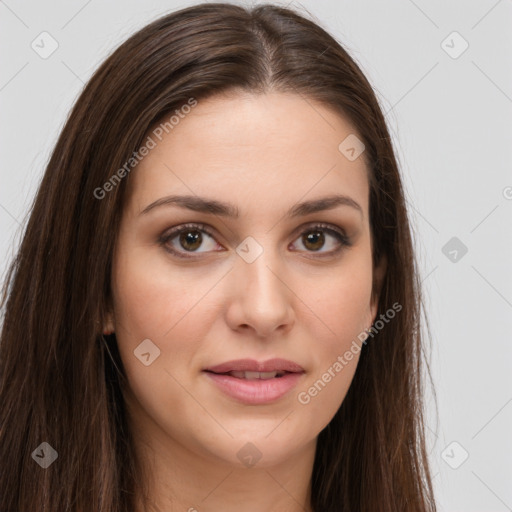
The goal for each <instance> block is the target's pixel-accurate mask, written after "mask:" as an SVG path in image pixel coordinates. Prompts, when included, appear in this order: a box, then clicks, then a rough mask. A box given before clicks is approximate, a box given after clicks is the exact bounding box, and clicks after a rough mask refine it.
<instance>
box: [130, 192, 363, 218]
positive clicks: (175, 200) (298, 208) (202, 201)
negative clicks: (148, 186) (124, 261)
mask: <svg viewBox="0 0 512 512" xmlns="http://www.w3.org/2000/svg"><path fill="white" fill-rule="evenodd" d="M173 205H174V206H178V207H181V208H186V209H188V210H192V211H195V212H200V213H210V214H214V215H221V216H224V217H231V218H235V219H237V218H239V217H240V212H239V210H238V208H237V207H236V206H235V205H233V204H230V203H224V202H221V201H217V200H215V199H207V198H204V197H199V196H190V195H185V196H177V195H172V196H166V197H162V198H160V199H157V200H156V201H154V202H153V203H151V204H149V205H148V206H146V207H145V208H144V209H143V210H142V211H141V212H140V214H139V215H145V214H147V213H148V212H150V211H151V210H154V209H155V208H158V207H161V206H173ZM339 206H349V207H351V208H354V209H355V210H357V211H358V212H359V213H360V215H361V216H363V209H362V208H361V206H360V205H359V203H357V202H356V201H355V200H354V199H352V198H351V197H349V196H346V195H342V194H332V195H329V196H326V197H321V198H319V199H313V200H310V201H304V202H302V203H298V204H296V205H294V206H292V208H290V209H289V210H288V212H287V213H286V216H287V217H288V218H294V217H301V216H305V215H309V214H311V213H316V212H320V211H324V210H332V209H334V208H337V207H339Z"/></svg>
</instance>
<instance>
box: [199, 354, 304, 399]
mask: <svg viewBox="0 0 512 512" xmlns="http://www.w3.org/2000/svg"><path fill="white" fill-rule="evenodd" d="M203 371H204V373H205V375H206V376H207V377H209V379H210V382H213V383H214V384H215V385H216V386H217V388H218V389H219V390H220V391H222V392H223V393H224V394H225V395H227V396H229V397H231V398H232V399H235V400H236V401H238V402H242V403H244V404H247V405H264V404H269V403H273V402H276V401H278V400H280V399H282V398H284V397H285V396H287V395H289V393H290V391H291V390H292V389H293V388H294V387H296V386H297V384H298V382H299V380H300V379H301V378H302V377H303V375H304V373H305V372H304V368H302V366H300V365H299V364H297V363H294V362H293V361H288V360H286V359H270V360H268V361H263V362H258V361H255V360H253V359H238V360H236V361H228V362H226V363H222V364H219V365H216V366H211V367H209V368H206V369H205V370H203Z"/></svg>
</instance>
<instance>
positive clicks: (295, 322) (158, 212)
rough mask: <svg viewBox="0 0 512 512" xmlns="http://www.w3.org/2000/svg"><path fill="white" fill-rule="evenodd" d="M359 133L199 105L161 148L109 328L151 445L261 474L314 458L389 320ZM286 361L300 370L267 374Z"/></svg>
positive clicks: (213, 103) (136, 214)
mask: <svg viewBox="0 0 512 512" xmlns="http://www.w3.org/2000/svg"><path fill="white" fill-rule="evenodd" d="M354 133H355V131H354V129H353V128H352V126H351V125H350V124H349V123H348V122H347V121H345V120H344V119H343V118H341V117H340V116H339V115H337V114H335V113H334V112H332V111H331V110H329V109H327V108H325V107H323V106H322V105H320V104H318V103H315V102H313V101H311V100H308V101H305V100H304V99H303V98H302V97H300V96H298V95H297V96H296V95H291V94H284V93H271V94H267V95H260V96H254V95H242V94H240V95H235V96H231V97H227V96H226V97H225V96H222V97H221V96H217V97H215V98H212V99H208V100H204V101H199V102H198V104H197V106H195V108H193V109H192V110H191V112H190V113H188V114H187V115H186V116H183V117H182V118H180V121H179V123H178V124H175V125H174V126H173V128H172V130H169V133H168V134H165V131H164V136H163V137H161V138H162V140H161V141H159V140H158V138H155V137H154V136H153V139H154V140H155V141H156V142H157V144H156V147H154V148H153V149H151V150H150V152H149V154H148V155H147V156H145V157H144V158H143V160H142V161H141V162H140V163H139V165H138V166H137V167H136V168H135V169H134V170H133V171H132V173H131V175H130V176H129V178H128V179H129V180H130V182H129V190H128V192H129V193H128V196H127V201H126V203H125V209H124V211H123V218H122V223H121V229H120V232H119V237H118V240H117V245H116V250H115V254H114V265H113V273H112V292H113V308H112V314H111V315H110V316H109V324H110V326H111V328H112V329H114V330H115V332H116V337H117V342H118V345H119V350H120V355H121V358H122V362H123V365H124V368H125V371H126V375H127V378H128V382H129V394H128V395H127V397H126V400H127V402H128V405H129V411H130V415H131V418H132V419H133V421H134V423H135V424H136V425H138V427H139V434H140V435H141V436H144V437H145V439H147V440H148V442H150V443H151V442H153V441H154V443H153V444H157V443H158V444H160V445H161V446H162V447H163V446H164V445H165V446H173V447H175V449H176V450H186V451H187V452H189V453H194V454H196V455H198V456H201V457H208V458H209V459H211V460H217V461H222V462H225V463H227V464H233V465H237V466H240V465H241V464H243V463H244V460H243V455H247V454H249V455H254V456H255V457H256V458H258V459H259V460H258V464H259V466H260V467H264V466H270V465H272V464H277V463H279V462H280V461H284V460H286V459H288V458H290V457H291V456H292V455H294V454H298V453H300V451H301V450H306V449H310V448H311V447H312V446H313V447H314V445H315V443H316V438H317V436H318V434H319V432H320V431H321V430H322V429H323V428H324V427H325V426H326V425H327V424H328V423H329V421H330V420H331V419H332V417H333V416H334V414H335V413H336V411H337V410H338V408H339V407H340V405H341V403H342V402H343V399H344V397H345V395H346V393H347V390H348V388H349V386H350V383H351V381H352V378H353V375H354V372H355V369H356V366H357V362H358V359H359V350H358V348H359V347H360V346H361V344H362V343H361V340H362V337H361V335H362V332H364V329H365V328H369V327H370V326H371V324H372V321H373V319H374V318H375V315H376V304H377V298H376V296H374V298H373V300H372V280H373V278H374V277H375V276H376V275H377V274H376V272H381V269H372V253H371V240H370V226H369V217H368V211H369V210H368V207H369V205H368V198H369V185H368V178H367V169H366V167H365V163H364V161H363V155H361V157H359V158H357V159H355V160H353V159H352V160H350V159H348V158H346V156H345V155H344V154H342V153H341V152H340V150H339V149H338V146H339V145H340V143H341V142H342V141H343V140H344V139H345V138H346V137H347V136H349V135H351V134H354ZM335 195H337V196H343V197H344V199H343V198H342V199H341V200H338V201H334V202H331V203H329V202H324V203H323V204H322V203H319V202H318V200H320V199H324V198H332V197H333V196H335ZM169 196H174V197H175V198H176V197H178V196H191V199H192V200H188V201H186V200H183V199H182V200H178V201H174V202H172V201H170V200H169V201H161V200H162V199H163V198H166V197H169ZM202 200H204V201H216V202H218V203H222V205H221V206H222V207H220V206H219V205H218V204H215V206H214V207H213V206H211V205H210V207H209V208H208V207H207V208H206V209H205V208H204V202H202ZM155 202H157V203H155ZM303 203H308V204H306V205H304V204H303ZM300 205H302V206H300ZM315 205H316V207H315ZM327 206H329V207H328V208H327ZM235 214H236V215H235ZM348 352H350V353H351V354H352V356H351V357H350V356H349V355H348ZM345 355H347V356H348V357H345ZM275 358H279V359H283V360H286V361H288V362H289V365H288V366H287V364H286V363H283V362H277V363H276V362H274V363H272V362H270V364H269V366H266V367H265V366H259V367H258V366H257V363H265V362H268V361H269V360H272V359H275ZM247 359H249V360H252V363H251V362H249V363H248V365H249V366H243V365H242V366H240V365H238V366H237V363H230V362H231V361H234V360H247ZM340 359H342V360H343V363H342V362H341V360H340ZM222 363H228V364H227V366H224V367H218V365H221V364H222ZM336 363H338V364H336ZM290 364H292V366H290ZM255 365H256V366H255ZM293 365H295V366H293ZM214 367H217V369H216V373H215V371H212V370H209V371H207V369H212V368H214ZM340 367H341V368H340ZM258 369H260V370H268V372H269V373H263V374H261V373H244V371H249V372H251V370H252V371H257V370H258ZM272 369H275V370H278V371H279V372H281V371H284V370H286V373H284V375H283V376H277V375H276V376H275V377H273V373H272ZM231 370H233V371H235V372H238V373H235V374H233V373H230V374H226V372H228V371H231ZM279 375H280V373H279ZM257 377H261V378H259V379H258V378H257ZM267 379H268V380H267ZM315 390H316V391H315ZM157 438H158V441H155V439H157ZM152 440H153V441H152ZM247 443H252V444H251V445H248V444H247ZM240 450H242V451H240ZM244 450H245V451H244Z"/></svg>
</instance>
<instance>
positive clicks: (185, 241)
mask: <svg viewBox="0 0 512 512" xmlns="http://www.w3.org/2000/svg"><path fill="white" fill-rule="evenodd" d="M192 233H195V234H192ZM201 242H202V235H201V233H200V232H199V231H186V232H184V233H181V235H180V243H181V246H182V247H183V248H184V249H187V250H192V251H193V250H195V249H197V248H199V247H200V246H201ZM191 246H192V247H191Z"/></svg>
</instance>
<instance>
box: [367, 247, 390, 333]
mask: <svg viewBox="0 0 512 512" xmlns="http://www.w3.org/2000/svg"><path fill="white" fill-rule="evenodd" d="M387 267H388V261H387V258H386V255H385V254H383V255H382V256H381V258H380V260H379V262H378V264H377V266H376V267H375V268H374V269H373V290H372V298H371V304H370V311H371V313H370V314H371V319H370V320H371V321H370V323H369V325H368V327H370V325H372V324H373V322H374V321H375V318H376V316H377V309H378V305H379V298H380V294H381V291H382V285H383V283H384V278H385V277H386V271H387Z"/></svg>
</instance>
